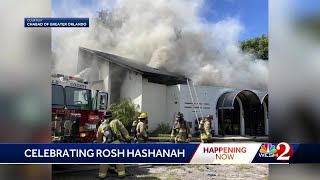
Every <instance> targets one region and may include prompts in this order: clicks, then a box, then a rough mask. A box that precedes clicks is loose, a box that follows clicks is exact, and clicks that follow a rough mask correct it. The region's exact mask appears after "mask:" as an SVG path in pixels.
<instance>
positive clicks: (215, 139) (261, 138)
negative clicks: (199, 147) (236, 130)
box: [149, 136, 268, 142]
mask: <svg viewBox="0 0 320 180" xmlns="http://www.w3.org/2000/svg"><path fill="white" fill-rule="evenodd" d="M149 141H150V142H170V137H149ZM212 141H213V142H235V141H236V142H238V141H253V142H268V136H225V137H222V136H216V137H212ZM191 142H200V138H198V137H195V138H192V139H191Z"/></svg>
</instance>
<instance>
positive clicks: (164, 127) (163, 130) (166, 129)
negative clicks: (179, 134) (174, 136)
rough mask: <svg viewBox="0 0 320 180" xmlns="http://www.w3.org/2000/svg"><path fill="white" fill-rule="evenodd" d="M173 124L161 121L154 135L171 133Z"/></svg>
mask: <svg viewBox="0 0 320 180" xmlns="http://www.w3.org/2000/svg"><path fill="white" fill-rule="evenodd" d="M170 133H171V126H170V125H169V124H168V123H164V122H161V123H160V124H158V127H157V128H156V129H155V130H154V131H153V132H152V134H153V135H155V136H158V135H159V134H170Z"/></svg>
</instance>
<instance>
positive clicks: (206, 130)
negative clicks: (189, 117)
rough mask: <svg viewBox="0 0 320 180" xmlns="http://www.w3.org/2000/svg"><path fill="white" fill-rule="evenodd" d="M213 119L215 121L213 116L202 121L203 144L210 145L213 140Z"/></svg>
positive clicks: (200, 127)
mask: <svg viewBox="0 0 320 180" xmlns="http://www.w3.org/2000/svg"><path fill="white" fill-rule="evenodd" d="M212 119H213V116H211V115H208V116H207V117H206V118H204V119H202V120H201V121H200V125H199V130H200V138H201V143H208V142H209V141H210V140H211V131H212V128H211V124H212V122H211V121H212Z"/></svg>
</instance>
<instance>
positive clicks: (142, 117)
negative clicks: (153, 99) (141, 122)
mask: <svg viewBox="0 0 320 180" xmlns="http://www.w3.org/2000/svg"><path fill="white" fill-rule="evenodd" d="M138 118H139V119H145V118H148V114H147V113H141V114H140V116H139V117H138Z"/></svg>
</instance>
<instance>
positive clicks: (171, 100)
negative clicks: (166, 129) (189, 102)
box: [167, 85, 180, 126]
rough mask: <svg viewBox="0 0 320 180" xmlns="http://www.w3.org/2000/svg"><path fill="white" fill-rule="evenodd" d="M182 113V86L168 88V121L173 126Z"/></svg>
mask: <svg viewBox="0 0 320 180" xmlns="http://www.w3.org/2000/svg"><path fill="white" fill-rule="evenodd" d="M179 111H180V86H179V85H174V86H168V87H167V120H168V123H169V125H170V126H173V123H174V121H175V116H176V114H177V112H179Z"/></svg>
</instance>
